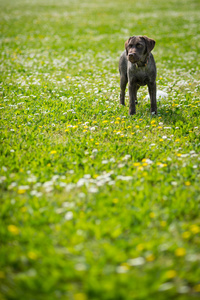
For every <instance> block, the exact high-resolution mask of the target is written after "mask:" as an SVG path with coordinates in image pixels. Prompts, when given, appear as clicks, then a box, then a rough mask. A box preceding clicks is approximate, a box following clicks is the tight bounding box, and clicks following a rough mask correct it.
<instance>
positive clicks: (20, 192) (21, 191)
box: [17, 189, 26, 195]
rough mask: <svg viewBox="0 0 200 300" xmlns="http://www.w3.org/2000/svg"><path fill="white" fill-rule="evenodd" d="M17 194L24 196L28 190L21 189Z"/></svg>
mask: <svg viewBox="0 0 200 300" xmlns="http://www.w3.org/2000/svg"><path fill="white" fill-rule="evenodd" d="M17 193H18V194H19V195H22V194H24V193H26V190H23V189H19V190H18V191H17Z"/></svg>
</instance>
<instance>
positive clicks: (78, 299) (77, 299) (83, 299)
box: [74, 293, 87, 300]
mask: <svg viewBox="0 0 200 300" xmlns="http://www.w3.org/2000/svg"><path fill="white" fill-rule="evenodd" d="M74 300H87V296H86V295H85V294H83V293H77V294H75V295H74Z"/></svg>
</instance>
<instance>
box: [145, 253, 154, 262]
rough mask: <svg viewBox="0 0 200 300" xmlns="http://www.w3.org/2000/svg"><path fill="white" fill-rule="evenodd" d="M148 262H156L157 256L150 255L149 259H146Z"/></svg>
mask: <svg viewBox="0 0 200 300" xmlns="http://www.w3.org/2000/svg"><path fill="white" fill-rule="evenodd" d="M146 260H147V261H149V262H151V261H154V260H155V255H154V254H149V255H148V256H147V257H146Z"/></svg>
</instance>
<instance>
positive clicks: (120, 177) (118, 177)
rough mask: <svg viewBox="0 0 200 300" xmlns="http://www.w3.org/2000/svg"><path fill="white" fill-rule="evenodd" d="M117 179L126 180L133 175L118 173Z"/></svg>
mask: <svg viewBox="0 0 200 300" xmlns="http://www.w3.org/2000/svg"><path fill="white" fill-rule="evenodd" d="M117 179H119V180H123V181H128V180H132V179H133V177H132V176H122V175H118V176H117Z"/></svg>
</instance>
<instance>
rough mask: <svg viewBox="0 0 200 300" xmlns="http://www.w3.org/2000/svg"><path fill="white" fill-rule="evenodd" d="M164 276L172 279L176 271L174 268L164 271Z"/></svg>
mask: <svg viewBox="0 0 200 300" xmlns="http://www.w3.org/2000/svg"><path fill="white" fill-rule="evenodd" d="M165 276H166V277H167V278H168V279H172V278H174V277H176V276H177V272H176V271H175V270H169V271H167V272H166V273H165Z"/></svg>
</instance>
